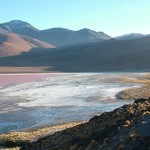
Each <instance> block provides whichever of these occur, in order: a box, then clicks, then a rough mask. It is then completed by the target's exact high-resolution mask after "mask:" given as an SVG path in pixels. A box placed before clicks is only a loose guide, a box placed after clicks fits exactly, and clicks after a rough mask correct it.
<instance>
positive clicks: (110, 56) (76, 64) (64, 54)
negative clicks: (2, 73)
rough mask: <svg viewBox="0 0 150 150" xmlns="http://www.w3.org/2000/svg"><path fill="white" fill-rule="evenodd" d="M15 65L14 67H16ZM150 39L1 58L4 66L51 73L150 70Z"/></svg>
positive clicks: (85, 45) (93, 44)
mask: <svg viewBox="0 0 150 150" xmlns="http://www.w3.org/2000/svg"><path fill="white" fill-rule="evenodd" d="M12 64H13V65H12ZM149 64H150V37H143V38H138V39H132V40H115V39H111V40H107V41H103V42H96V43H90V44H81V45H78V46H70V47H68V48H60V49H58V48H57V49H55V50H54V49H47V50H45V51H44V53H43V49H39V50H38V51H37V50H34V49H33V50H31V51H30V52H27V53H24V54H22V55H20V56H16V57H10V58H3V59H0V65H1V66H48V67H49V69H48V70H49V71H62V72H83V71H86V72H91V71H93V72H96V71H140V70H144V71H145V70H150V65H149Z"/></svg>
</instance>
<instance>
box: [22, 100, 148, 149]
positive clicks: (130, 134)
mask: <svg viewBox="0 0 150 150" xmlns="http://www.w3.org/2000/svg"><path fill="white" fill-rule="evenodd" d="M149 131H150V98H149V99H138V100H136V101H135V102H134V103H133V104H130V105H124V106H122V107H120V108H118V109H116V110H114V111H112V112H105V113H102V114H101V115H100V116H95V117H94V118H92V119H91V120H89V122H87V123H84V124H80V125H78V126H76V127H73V128H69V129H66V130H64V131H60V132H57V133H55V134H53V135H50V136H48V137H45V138H43V139H39V140H38V141H37V142H35V143H30V144H27V145H23V146H21V150H32V149H33V150H59V149H61V150H78V149H80V150H85V149H86V150H101V149H102V150H108V149H116V150H134V149H136V150H138V149H140V150H147V149H149V148H150V132H149Z"/></svg>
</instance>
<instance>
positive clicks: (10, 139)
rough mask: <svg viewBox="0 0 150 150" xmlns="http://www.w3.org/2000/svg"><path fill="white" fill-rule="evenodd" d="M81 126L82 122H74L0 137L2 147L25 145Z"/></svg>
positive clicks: (10, 133)
mask: <svg viewBox="0 0 150 150" xmlns="http://www.w3.org/2000/svg"><path fill="white" fill-rule="evenodd" d="M82 123H83V122H82ZM79 124H81V122H72V123H66V124H62V125H56V126H50V127H44V128H40V129H36V130H32V131H24V132H23V131H20V132H9V133H6V134H1V135H0V145H9V144H10V145H12V146H13V145H14V146H15V145H22V144H24V143H26V144H27V143H31V142H33V141H36V140H37V139H39V138H42V137H45V136H47V135H51V134H53V133H55V132H57V131H61V130H64V129H67V128H71V127H74V126H77V125H79Z"/></svg>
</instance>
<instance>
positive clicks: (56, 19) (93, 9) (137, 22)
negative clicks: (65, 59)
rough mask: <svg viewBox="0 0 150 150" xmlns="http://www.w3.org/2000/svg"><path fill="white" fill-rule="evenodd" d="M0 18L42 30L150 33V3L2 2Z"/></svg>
mask: <svg viewBox="0 0 150 150" xmlns="http://www.w3.org/2000/svg"><path fill="white" fill-rule="evenodd" d="M0 19H1V20H0V23H3V22H8V21H10V20H15V19H17V20H23V21H27V22H29V23H31V24H32V25H33V26H35V27H37V28H39V29H48V28H53V27H63V28H68V29H72V30H79V29H81V28H90V29H93V30H96V31H104V32H105V33H107V34H109V35H111V36H117V35H122V34H127V33H143V34H150V0H1V8H0Z"/></svg>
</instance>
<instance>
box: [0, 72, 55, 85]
mask: <svg viewBox="0 0 150 150" xmlns="http://www.w3.org/2000/svg"><path fill="white" fill-rule="evenodd" d="M51 75H53V73H37V74H36V73H35V74H33V73H32V74H0V86H5V85H9V84H19V83H25V82H31V81H39V80H42V79H45V78H46V77H49V76H51Z"/></svg>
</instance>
